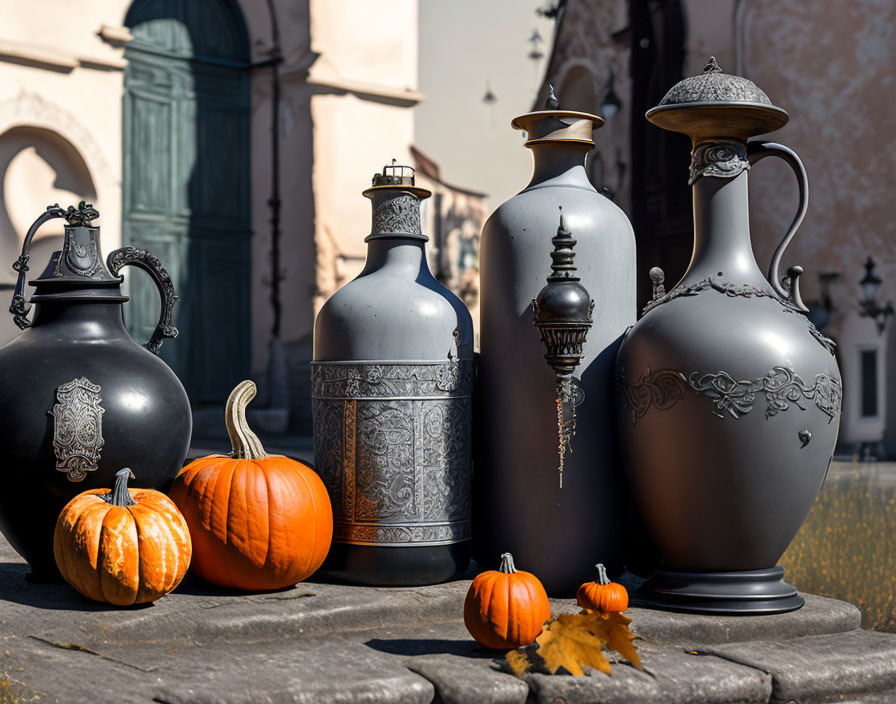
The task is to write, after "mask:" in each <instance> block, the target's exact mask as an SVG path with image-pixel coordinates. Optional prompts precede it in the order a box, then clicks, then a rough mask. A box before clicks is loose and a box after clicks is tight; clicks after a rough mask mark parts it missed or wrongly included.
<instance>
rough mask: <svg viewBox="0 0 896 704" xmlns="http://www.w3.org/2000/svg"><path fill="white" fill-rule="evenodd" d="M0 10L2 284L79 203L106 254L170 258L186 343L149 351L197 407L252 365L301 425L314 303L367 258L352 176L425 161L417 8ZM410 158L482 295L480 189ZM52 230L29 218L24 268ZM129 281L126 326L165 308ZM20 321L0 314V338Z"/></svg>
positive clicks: (433, 227) (403, 3)
mask: <svg viewBox="0 0 896 704" xmlns="http://www.w3.org/2000/svg"><path fill="white" fill-rule="evenodd" d="M13 5H15V6H14V7H13ZM0 15H2V16H3V17H2V19H3V22H2V23H0V187H2V193H0V196H2V197H0V262H4V263H3V264H2V269H0V271H2V274H0V284H3V285H7V286H8V285H9V284H11V282H13V281H14V273H13V271H12V269H11V266H10V265H11V264H12V262H13V261H14V260H15V258H16V256H17V254H18V250H19V248H20V247H21V242H22V239H23V236H24V233H25V231H26V230H27V227H28V225H29V224H30V223H31V221H32V220H34V219H35V218H36V217H37V215H39V214H40V213H41V212H42V211H43V209H44V208H45V207H46V205H48V204H50V203H54V202H57V201H58V202H60V203H61V204H62V205H67V204H70V203H75V202H77V201H78V200H80V199H85V200H88V201H91V202H93V203H95V204H96V206H97V207H98V209H99V210H100V212H101V213H102V217H101V218H100V220H98V221H97V222H98V224H100V225H101V226H102V228H103V246H104V249H105V251H106V252H109V251H111V250H112V249H115V248H117V247H119V246H121V245H122V244H133V245H136V246H141V247H146V248H147V249H149V250H150V251H152V252H153V253H154V254H155V255H157V256H158V257H159V258H160V259H161V260H162V262H163V263H164V264H165V265H166V267H167V268H168V269H169V271H170V272H171V274H172V276H173V278H174V281H175V285H176V288H177V291H178V293H179V295H180V297H181V300H180V303H179V304H178V308H177V312H176V316H177V317H176V323H177V325H178V327H179V329H180V337H179V338H178V339H177V340H176V341H173V342H169V343H167V344H166V345H165V347H164V348H163V351H162V356H163V358H165V359H166V361H168V362H169V364H171V365H172V367H173V368H174V369H175V371H176V372H177V373H178V375H179V376H180V377H181V379H182V380H183V381H184V384H185V386H186V387H187V390H188V392H189V394H190V397H191V401H192V402H193V404H194V408H195V409H197V413H200V414H201V411H202V409H203V408H205V407H208V410H209V411H214V412H215V415H214V418H215V421H214V422H215V423H217V409H218V408H219V407H220V404H221V403H222V402H223V399H224V398H225V397H226V395H227V393H228V391H229V390H230V389H231V388H232V387H233V386H234V384H235V383H237V382H238V381H239V380H240V379H243V378H246V377H249V376H255V377H257V378H258V379H259V381H260V382H261V384H260V387H261V389H260V391H261V393H260V394H259V396H260V398H259V400H258V402H257V405H261V406H263V405H265V404H266V403H268V404H271V403H273V404H274V405H278V404H279V405H280V406H283V405H285V406H287V407H288V409H289V414H288V415H289V417H290V422H289V428H290V429H291V430H292V431H293V432H302V431H305V430H307V429H308V428H309V427H310V424H309V420H310V418H309V414H310V400H309V399H308V387H309V376H310V372H309V367H308V361H309V359H310V357H311V339H312V338H311V336H312V329H313V323H314V316H315V313H316V312H317V310H318V309H319V307H320V305H322V303H323V301H325V300H326V298H327V297H328V296H330V295H331V294H332V293H333V292H334V291H335V290H336V289H337V288H339V286H341V285H342V284H344V283H346V282H347V281H348V280H349V279H351V278H352V277H353V276H355V275H356V274H357V273H358V272H359V271H360V269H361V268H362V266H363V263H364V256H365V250H366V246H365V245H364V241H363V240H364V237H365V235H366V234H367V232H369V230H368V229H367V228H368V227H369V221H370V211H369V202H368V201H367V199H365V198H363V197H362V196H361V190H362V189H363V188H365V187H366V186H367V185H369V179H370V177H371V175H372V174H373V173H374V172H375V171H376V170H378V169H381V168H382V165H383V164H384V163H388V162H389V161H391V159H392V158H396V159H397V160H398V161H399V162H400V163H406V164H414V163H415V160H416V161H417V163H418V165H420V160H421V155H417V154H412V152H411V143H412V140H413V134H414V117H413V116H414V112H413V110H412V108H413V107H414V105H416V104H417V103H418V102H419V101H421V100H422V99H423V96H422V94H421V93H420V92H419V91H418V90H417V89H416V85H417V64H418V61H417V1H416V0H383V1H382V2H378V3H369V2H366V1H365V0H91V2H87V3H78V4H77V6H73V5H72V4H71V3H69V2H65V1H64V0H37V1H36V2H33V3H25V4H22V3H15V4H10V3H8V4H7V5H6V6H4V8H3V9H2V10H0ZM48 18H54V21H48ZM423 159H424V161H425V167H424V168H421V171H423V172H424V175H423V177H422V178H421V184H422V185H424V186H427V187H432V188H433V190H434V191H435V193H436V198H435V199H434V201H430V203H433V202H435V205H429V206H428V208H429V210H428V222H429V223H430V232H437V233H439V236H440V237H441V239H440V240H438V242H439V252H438V257H439V260H438V263H439V265H440V266H442V267H443V270H444V277H445V280H446V281H448V282H449V283H451V284H452V285H454V286H456V287H457V290H458V291H461V292H463V291H465V290H466V294H465V295H466V296H467V297H468V298H470V297H471V296H472V298H475V289H476V286H475V285H471V284H470V283H469V281H468V280H467V279H469V277H470V273H469V272H470V271H471V270H474V269H475V265H476V261H475V260H476V251H475V242H473V241H472V240H475V239H476V237H471V233H475V234H476V235H478V230H479V227H480V226H481V221H482V217H483V215H484V213H482V197H481V195H480V194H475V193H471V192H465V191H463V189H458V188H455V187H451V186H448V185H446V184H443V183H441V181H440V180H439V178H438V167H437V166H436V165H435V163H434V162H432V161H431V160H430V159H428V158H423ZM56 222H58V221H56ZM61 234H62V229H61V226H56V227H55V229H53V227H52V226H47V227H45V228H44V229H42V230H41V233H40V238H39V239H38V240H36V241H35V244H34V247H33V249H32V252H33V257H32V260H33V261H34V262H35V265H36V266H38V267H42V266H43V262H44V261H45V260H46V259H47V258H48V257H49V253H50V252H51V251H52V250H54V249H58V248H59V244H60V237H61ZM471 252H472V255H471V254H470V253H471ZM141 277H142V275H141V274H139V273H138V274H136V275H134V277H133V279H132V280H129V281H128V289H129V293H130V295H131V299H132V300H131V302H130V303H129V304H128V306H126V315H127V316H128V324H129V327H130V328H131V330H132V334H134V336H135V337H136V338H137V339H138V340H139V339H140V338H141V336H143V337H148V336H149V333H150V331H151V330H152V327H154V321H155V320H156V319H157V317H158V312H157V311H158V300H157V299H158V296H157V294H156V293H155V290H154V288H153V286H152V284H151V283H150V282H149V281H148V280H143V279H142V278H141ZM465 286H466V287H467V288H468V289H470V290H467V289H465V288H464V287H465ZM16 333H17V330H16V328H15V327H14V326H13V325H12V321H11V320H7V319H6V318H3V319H2V322H0V343H2V342H5V341H6V340H8V339H11V338H12V336H13V335H15V334H16ZM275 339H276V340H277V342H274V343H272V341H273V340H275ZM272 355H273V361H274V364H273V366H271V365H270V364H269V361H270V359H271V357H272ZM268 372H271V373H268Z"/></svg>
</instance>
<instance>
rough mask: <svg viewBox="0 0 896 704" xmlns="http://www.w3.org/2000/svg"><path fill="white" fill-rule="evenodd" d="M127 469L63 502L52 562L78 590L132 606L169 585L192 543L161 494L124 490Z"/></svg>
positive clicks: (177, 580)
mask: <svg viewBox="0 0 896 704" xmlns="http://www.w3.org/2000/svg"><path fill="white" fill-rule="evenodd" d="M129 476H130V477H133V476H134V475H133V473H132V472H131V470H130V469H127V468H125V469H122V470H119V471H118V472H117V473H116V474H115V487H114V488H113V489H112V491H111V492H110V491H109V490H108V489H91V490H90V491H85V492H84V493H82V494H78V495H77V496H76V497H75V498H73V499H72V500H71V501H69V502H68V504H66V506H65V508H64V509H62V513H60V514H59V519H58V520H57V521H56V530H55V533H54V535H53V553H54V554H55V556H56V565H57V566H58V567H59V571H60V572H61V573H62V576H63V577H64V578H65V581H66V582H68V583H69V584H71V585H72V586H73V587H74V588H75V589H77V590H78V591H79V592H81V594H83V595H84V596H86V597H88V598H89V599H93V600H94V601H106V602H109V603H111V604H115V605H116V606H130V605H131V604H144V603H147V602H151V601H155V600H156V599H159V598H161V597H163V596H165V595H166V594H167V593H168V592H170V591H171V590H173V589H174V588H175V587H176V586H177V585H178V584H180V581H181V580H182V579H183V577H184V574H186V572H187V567H188V566H189V565H190V555H191V553H192V547H191V543H190V532H189V530H188V529H187V523H186V521H184V517H183V516H182V515H181V514H180V511H178V510H177V507H176V506H175V505H174V503H173V502H172V501H171V499H169V498H168V497H167V496H165V495H164V494H162V493H160V492H158V491H153V490H152V489H133V490H129V489H128V477H129Z"/></svg>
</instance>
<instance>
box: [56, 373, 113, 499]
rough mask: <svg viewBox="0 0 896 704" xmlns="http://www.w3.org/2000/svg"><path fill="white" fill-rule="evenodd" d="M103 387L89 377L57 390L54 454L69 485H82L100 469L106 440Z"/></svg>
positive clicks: (57, 466) (74, 380) (76, 380)
mask: <svg viewBox="0 0 896 704" xmlns="http://www.w3.org/2000/svg"><path fill="white" fill-rule="evenodd" d="M101 390H102V389H101V387H100V385H99V384H94V383H91V382H90V381H89V380H88V379H87V378H86V377H83V376H82V377H81V378H80V379H73V380H72V381H70V382H68V383H66V384H63V385H62V386H60V387H58V388H57V389H56V403H55V404H54V405H53V408H52V409H51V410H49V411H48V413H49V414H50V415H51V416H53V451H54V452H55V453H56V469H57V470H59V471H60V472H65V473H66V474H67V475H68V479H69V481H72V482H80V481H82V480H83V479H84V477H86V476H87V472H93V471H94V470H96V469H97V467H98V466H99V461H100V454H101V451H102V449H103V445H104V444H105V441H104V440H103V413H105V412H106V411H105V409H104V408H103V407H102V405H101V404H100V402H101V401H102V398H101V397H100V391H101Z"/></svg>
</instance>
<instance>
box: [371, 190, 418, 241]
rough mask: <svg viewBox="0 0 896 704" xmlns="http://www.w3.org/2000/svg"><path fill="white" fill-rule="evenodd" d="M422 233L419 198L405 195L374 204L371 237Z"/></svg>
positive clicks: (408, 194)
mask: <svg viewBox="0 0 896 704" xmlns="http://www.w3.org/2000/svg"><path fill="white" fill-rule="evenodd" d="M421 232H422V230H421V226H420V199H419V198H418V197H417V196H415V195H411V194H410V193H405V194H401V195H397V196H394V197H390V198H385V199H383V200H381V201H379V202H376V203H375V204H374V206H373V226H372V228H371V231H370V233H371V235H383V234H392V233H399V234H410V235H419V234H420V233H421Z"/></svg>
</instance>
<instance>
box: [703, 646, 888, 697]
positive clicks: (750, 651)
mask: <svg viewBox="0 0 896 704" xmlns="http://www.w3.org/2000/svg"><path fill="white" fill-rule="evenodd" d="M702 652H705V653H709V654H712V655H715V656H717V657H724V658H726V659H728V660H731V661H732V662H736V663H739V664H742V665H746V666H748V667H752V668H754V669H756V670H761V671H763V672H767V673H768V674H769V675H771V677H772V696H771V701H773V702H798V703H800V704H814V703H816V702H818V703H822V702H828V701H831V700H832V699H835V698H837V697H839V698H840V699H838V700H842V699H844V698H845V697H846V696H848V695H852V694H861V693H865V692H869V693H888V694H890V695H891V696H893V698H894V699H896V635H894V634H891V633H877V632H874V631H859V630H857V631H850V632H848V633H841V634H836V635H826V636H809V637H806V638H794V639H791V640H786V641H779V642H775V641H768V640H766V641H763V642H753V643H733V644H729V645H715V646H708V647H706V648H704V649H703V650H702Z"/></svg>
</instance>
